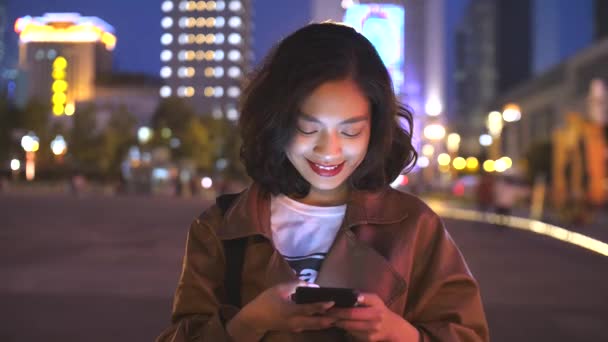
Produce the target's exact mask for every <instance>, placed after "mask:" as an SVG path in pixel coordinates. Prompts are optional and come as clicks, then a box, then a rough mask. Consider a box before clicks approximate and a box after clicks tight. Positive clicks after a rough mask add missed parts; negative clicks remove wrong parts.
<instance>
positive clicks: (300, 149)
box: [285, 79, 371, 205]
mask: <svg viewBox="0 0 608 342" xmlns="http://www.w3.org/2000/svg"><path fill="white" fill-rule="evenodd" d="M300 111H301V115H300V116H299V117H298V121H297V126H296V127H297V129H296V132H295V134H294V137H293V138H292V140H291V142H290V144H289V145H288V146H287V148H286V149H285V153H286V154H287V158H289V160H290V161H291V163H292V164H293V166H294V167H295V168H296V170H298V172H299V173H300V175H302V177H304V179H306V181H308V182H309V183H310V185H311V189H310V193H309V195H308V196H307V197H306V198H304V199H303V202H306V203H308V204H313V205H315V204H316V205H334V204H340V203H343V202H344V201H345V200H346V197H347V196H348V184H347V182H346V181H347V180H348V177H349V176H350V175H352V173H353V172H354V171H355V169H356V168H357V166H359V164H361V162H362V161H363V159H364V158H365V154H366V153H367V146H368V143H369V137H370V127H371V117H370V112H369V111H370V105H369V101H368V100H367V98H366V96H365V95H364V94H363V93H362V92H361V90H360V89H359V87H358V86H357V84H356V83H355V82H354V81H352V80H348V79H347V80H340V81H330V82H326V83H323V84H322V85H320V86H319V87H318V88H316V89H315V90H314V91H313V92H312V93H311V94H310V95H309V96H308V98H306V100H304V102H303V104H302V107H301V108H300Z"/></svg>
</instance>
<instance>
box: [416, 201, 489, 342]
mask: <svg viewBox="0 0 608 342" xmlns="http://www.w3.org/2000/svg"><path fill="white" fill-rule="evenodd" d="M423 216H424V217H422V218H421V222H420V225H419V226H420V230H419V232H418V235H419V237H418V242H417V245H416V247H415V248H416V252H415V253H416V255H415V261H414V263H415V265H414V268H413V273H412V278H411V287H410V295H409V300H408V302H410V305H411V306H410V305H408V306H410V310H408V311H409V313H410V314H408V315H406V319H408V321H409V322H410V323H412V324H413V325H414V326H416V327H417V328H418V331H419V332H420V335H421V337H420V341H488V340H489V332H488V325H487V322H486V318H485V313H484V310H483V305H482V302H481V296H480V292H479V287H478V284H477V282H476V280H475V279H474V278H473V275H472V274H471V272H470V271H469V268H468V266H467V264H466V262H465V260H464V258H463V257H462V255H461V253H460V251H459V250H458V247H457V246H456V244H455V243H454V241H453V240H452V238H451V237H450V235H449V233H448V232H447V231H446V229H445V228H444V226H443V223H442V222H441V220H440V219H439V217H438V216H437V215H436V214H435V213H432V212H431V213H429V214H427V215H423Z"/></svg>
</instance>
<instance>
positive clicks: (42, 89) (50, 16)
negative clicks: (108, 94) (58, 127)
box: [15, 13, 116, 116]
mask: <svg viewBox="0 0 608 342" xmlns="http://www.w3.org/2000/svg"><path fill="white" fill-rule="evenodd" d="M15 32H17V33H18V34H19V71H20V73H21V75H23V76H22V79H21V82H24V84H23V86H21V87H19V89H20V90H21V89H23V91H21V92H20V93H19V94H18V95H17V102H18V104H20V105H24V104H25V102H27V101H28V100H29V99H34V98H35V99H37V100H38V101H43V102H48V103H51V105H52V108H53V110H52V111H53V113H54V114H55V115H57V116H61V115H72V114H73V113H74V112H75V111H76V108H75V107H76V106H77V103H78V102H83V101H90V100H91V99H93V97H94V96H95V79H96V78H97V75H100V74H103V73H108V72H110V71H111V68H112V51H113V50H114V47H115V46H116V36H115V35H114V28H113V27H112V26H110V25H109V24H108V23H106V22H105V21H103V20H101V19H99V18H97V17H83V16H81V15H80V14H78V13H47V14H44V15H43V16H41V17H31V16H25V17H22V18H19V19H17V21H16V22H15Z"/></svg>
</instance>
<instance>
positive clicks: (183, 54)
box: [177, 50, 186, 61]
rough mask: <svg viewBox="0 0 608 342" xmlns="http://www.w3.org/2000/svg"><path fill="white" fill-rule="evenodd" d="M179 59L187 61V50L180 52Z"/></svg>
mask: <svg viewBox="0 0 608 342" xmlns="http://www.w3.org/2000/svg"><path fill="white" fill-rule="evenodd" d="M177 59H179V60H180V61H185V60H186V50H180V51H179V53H178V54H177Z"/></svg>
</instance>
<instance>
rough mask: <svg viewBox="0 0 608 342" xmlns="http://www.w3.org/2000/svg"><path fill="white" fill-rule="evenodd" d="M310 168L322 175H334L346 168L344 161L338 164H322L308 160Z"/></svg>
mask: <svg viewBox="0 0 608 342" xmlns="http://www.w3.org/2000/svg"><path fill="white" fill-rule="evenodd" d="M306 161H307V162H308V165H309V166H310V168H311V169H312V170H313V171H314V172H315V173H316V174H318V175H319V176H321V177H333V176H335V175H337V174H339V173H340V171H342V169H343V168H344V162H342V163H340V164H337V165H322V164H317V163H313V162H311V161H310V160H308V159H307V160H306Z"/></svg>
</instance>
